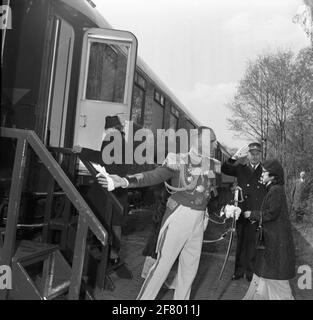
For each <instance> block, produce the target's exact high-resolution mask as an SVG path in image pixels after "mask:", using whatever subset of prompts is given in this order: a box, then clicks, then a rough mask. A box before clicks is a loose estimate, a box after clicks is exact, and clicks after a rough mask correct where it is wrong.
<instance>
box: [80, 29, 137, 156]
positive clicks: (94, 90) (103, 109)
mask: <svg viewBox="0 0 313 320" xmlns="http://www.w3.org/2000/svg"><path fill="white" fill-rule="evenodd" d="M136 56H137V39H136V37H135V36H134V35H133V34H132V33H130V32H127V31H120V30H112V29H88V31H86V32H85V35H84V39H83V48H82V58H81V68H80V79H79V90H78V99H77V109H76V120H75V134H74V145H80V146H82V147H86V148H90V149H94V150H100V147H101V141H102V136H103V131H104V125H105V117H106V116H112V115H118V116H119V117H120V120H121V121H122V122H123V121H125V120H129V119H130V110H131V99H132V89H133V80H134V72H135V66H136Z"/></svg>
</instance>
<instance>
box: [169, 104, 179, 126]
mask: <svg viewBox="0 0 313 320" xmlns="http://www.w3.org/2000/svg"><path fill="white" fill-rule="evenodd" d="M170 117H174V118H175V119H176V120H177V122H176V128H175V129H174V130H177V129H178V121H179V111H178V109H177V108H176V107H175V106H173V105H171V108H170Z"/></svg>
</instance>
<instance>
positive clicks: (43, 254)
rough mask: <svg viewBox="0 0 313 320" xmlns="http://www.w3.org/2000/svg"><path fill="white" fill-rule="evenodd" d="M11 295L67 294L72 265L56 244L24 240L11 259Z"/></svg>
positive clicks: (43, 297)
mask: <svg viewBox="0 0 313 320" xmlns="http://www.w3.org/2000/svg"><path fill="white" fill-rule="evenodd" d="M12 277H13V281H12V283H13V288H12V290H10V292H9V299H13V300H16V299H17V300H19V299H22V300H52V299H55V298H57V297H60V296H62V295H64V294H66V292H67V290H68V288H69V286H70V279H71V267H70V266H69V264H68V263H67V262H66V260H65V259H64V257H63V256H62V254H61V253H60V251H59V247H58V246H56V245H51V244H46V243H40V242H34V241H27V240H23V241H21V242H20V244H19V245H18V247H17V250H16V252H15V255H14V257H13V259H12Z"/></svg>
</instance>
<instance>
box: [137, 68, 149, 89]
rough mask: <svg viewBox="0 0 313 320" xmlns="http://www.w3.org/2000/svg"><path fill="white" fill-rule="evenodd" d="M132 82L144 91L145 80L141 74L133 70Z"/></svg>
mask: <svg viewBox="0 0 313 320" xmlns="http://www.w3.org/2000/svg"><path fill="white" fill-rule="evenodd" d="M134 82H135V84H136V85H137V86H138V87H139V88H141V89H142V90H144V91H146V87H147V80H146V79H145V78H144V77H143V76H141V75H140V74H139V73H138V72H135V81H134Z"/></svg>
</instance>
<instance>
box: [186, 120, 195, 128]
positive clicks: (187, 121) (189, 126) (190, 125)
mask: <svg viewBox="0 0 313 320" xmlns="http://www.w3.org/2000/svg"><path fill="white" fill-rule="evenodd" d="M186 128H187V129H188V130H191V129H196V126H195V125H194V124H193V123H192V122H191V121H190V120H186Z"/></svg>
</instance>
